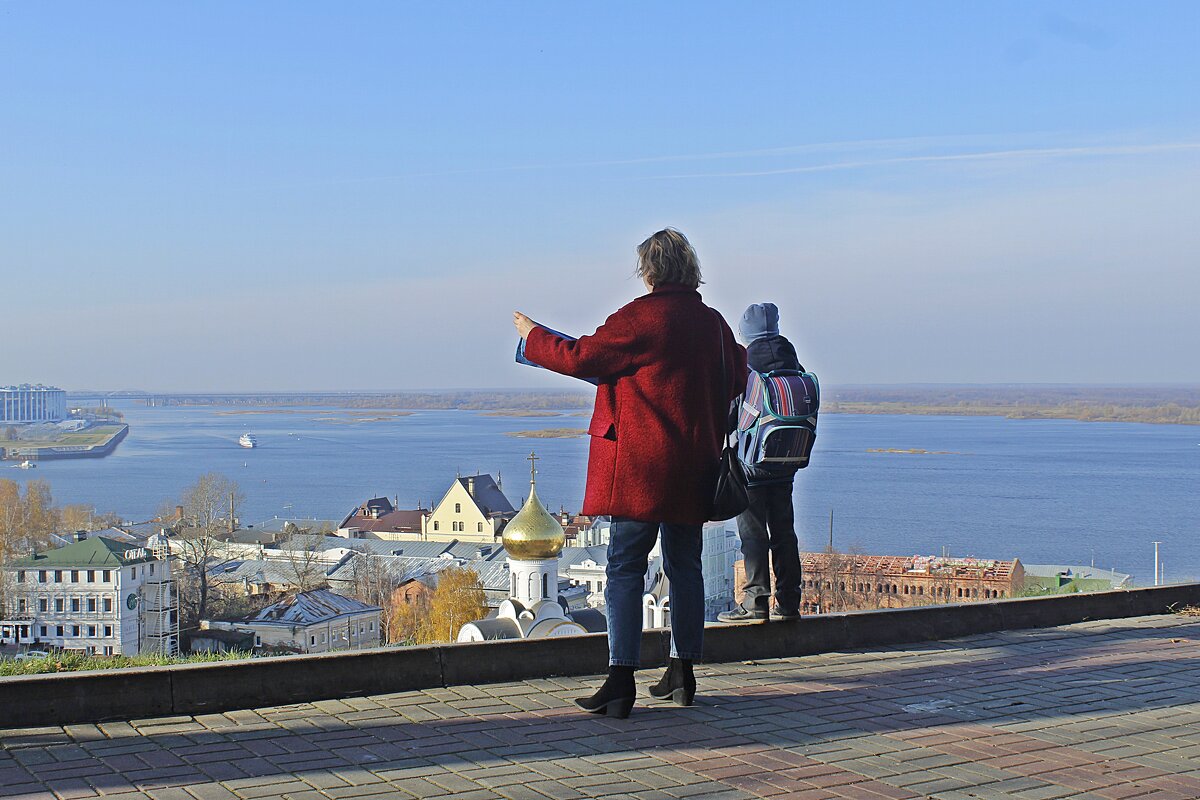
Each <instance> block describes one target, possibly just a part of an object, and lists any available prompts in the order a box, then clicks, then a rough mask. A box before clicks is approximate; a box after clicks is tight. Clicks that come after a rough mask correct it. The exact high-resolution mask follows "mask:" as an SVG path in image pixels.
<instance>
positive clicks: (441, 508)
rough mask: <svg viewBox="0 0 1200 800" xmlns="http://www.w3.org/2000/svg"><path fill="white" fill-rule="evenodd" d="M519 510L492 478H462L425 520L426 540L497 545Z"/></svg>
mask: <svg viewBox="0 0 1200 800" xmlns="http://www.w3.org/2000/svg"><path fill="white" fill-rule="evenodd" d="M516 513H517V512H516V509H514V508H513V507H512V503H510V502H508V498H507V497H505V496H504V492H503V491H502V490H501V488H500V485H499V484H497V483H496V481H495V480H494V479H493V478H492V476H491V475H467V476H465V477H463V476H460V477H458V478H456V479H455V480H454V483H452V484H450V489H449V491H447V492H446V495H445V496H444V497H443V498H442V499H441V502H439V503H438V504H437V505H435V506H434V507H433V510H432V511H430V512H429V514H428V515H427V516H425V518H424V519H423V520H422V534H423V535H424V537H425V538H426V539H435V540H445V541H449V540H451V539H458V540H459V541H462V542H496V541H499V539H500V532H501V531H502V530H503V529H504V525H505V523H507V522H508V520H510V519H512V517H513V516H514V515H515V514H516Z"/></svg>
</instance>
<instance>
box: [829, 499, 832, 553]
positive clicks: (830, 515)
mask: <svg viewBox="0 0 1200 800" xmlns="http://www.w3.org/2000/svg"><path fill="white" fill-rule="evenodd" d="M829 552H831V553H832V552H833V509H832V508H831V509H829Z"/></svg>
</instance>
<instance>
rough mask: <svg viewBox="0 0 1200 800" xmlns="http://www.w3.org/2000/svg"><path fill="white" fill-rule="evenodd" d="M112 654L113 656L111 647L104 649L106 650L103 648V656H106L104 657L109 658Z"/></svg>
mask: <svg viewBox="0 0 1200 800" xmlns="http://www.w3.org/2000/svg"><path fill="white" fill-rule="evenodd" d="M112 654H113V649H112V647H106V648H104V655H106V656H111V655H112Z"/></svg>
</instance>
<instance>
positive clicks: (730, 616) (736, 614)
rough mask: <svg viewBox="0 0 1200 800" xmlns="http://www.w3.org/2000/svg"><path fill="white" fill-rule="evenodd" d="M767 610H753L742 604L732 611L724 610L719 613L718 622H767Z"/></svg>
mask: <svg viewBox="0 0 1200 800" xmlns="http://www.w3.org/2000/svg"><path fill="white" fill-rule="evenodd" d="M767 616H768V615H767V612H766V611H752V610H750V609H748V608H743V607H742V606H737V607H736V608H734V609H733V610H732V611H722V612H721V613H720V614H717V622H766V621H767Z"/></svg>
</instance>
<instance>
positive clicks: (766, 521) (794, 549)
mask: <svg viewBox="0 0 1200 800" xmlns="http://www.w3.org/2000/svg"><path fill="white" fill-rule="evenodd" d="M748 491H749V495H750V507H749V508H747V509H746V510H745V511H743V512H742V513H741V514H739V515H738V518H737V526H738V535H739V536H740V537H741V539H742V557H743V560H744V564H745V567H746V582H745V583H744V584H743V585H742V589H743V591H744V592H745V594H744V596H743V598H742V605H743V606H744V607H745V608H747V609H750V610H758V611H769V610H770V605H771V567H772V566H774V568H775V604H776V605H777V606H779V608H780V609H782V610H783V611H795V610H797V609H798V608H799V607H800V577H801V576H800V547H799V544H798V542H797V541H796V523H795V519H796V517H795V511H794V510H793V508H792V482H791V481H787V482H786V483H771V484H765V485H762V486H751V487H749V490H748Z"/></svg>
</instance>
